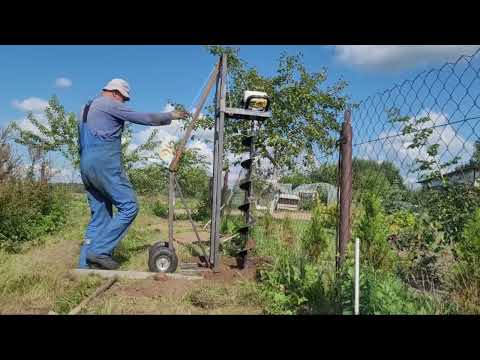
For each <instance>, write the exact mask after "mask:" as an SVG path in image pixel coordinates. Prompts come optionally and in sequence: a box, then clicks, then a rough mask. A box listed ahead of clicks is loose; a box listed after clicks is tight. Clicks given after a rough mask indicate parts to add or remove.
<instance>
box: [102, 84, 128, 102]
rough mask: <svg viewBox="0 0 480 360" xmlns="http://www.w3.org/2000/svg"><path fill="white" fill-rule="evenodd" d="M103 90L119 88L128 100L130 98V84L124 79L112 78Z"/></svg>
mask: <svg viewBox="0 0 480 360" xmlns="http://www.w3.org/2000/svg"><path fill="white" fill-rule="evenodd" d="M103 90H110V91H112V90H117V91H119V92H120V94H122V95H123V96H124V97H125V98H126V99H127V100H130V85H129V84H128V82H126V81H125V80H123V79H112V80H110V81H109V82H108V84H107V85H105V87H104V88H103Z"/></svg>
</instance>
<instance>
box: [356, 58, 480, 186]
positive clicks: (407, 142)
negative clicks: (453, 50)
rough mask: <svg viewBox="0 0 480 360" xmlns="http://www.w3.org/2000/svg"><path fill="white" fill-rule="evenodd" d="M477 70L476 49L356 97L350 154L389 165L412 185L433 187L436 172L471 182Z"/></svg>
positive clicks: (479, 85) (478, 110) (479, 107)
mask: <svg viewBox="0 0 480 360" xmlns="http://www.w3.org/2000/svg"><path fill="white" fill-rule="evenodd" d="M479 72H480V55H479V51H477V52H475V53H474V54H473V55H471V56H461V57H459V58H458V60H457V61H455V62H452V63H446V64H444V65H443V66H441V67H440V68H437V69H432V70H430V71H425V72H422V73H420V74H419V75H418V76H416V77H414V78H413V79H411V80H405V81H403V82H402V83H401V84H399V85H396V86H394V87H392V88H390V89H387V90H385V91H383V92H378V93H376V94H375V95H372V96H369V97H367V98H366V99H364V100H362V101H360V102H359V103H358V105H357V107H356V108H355V109H354V112H353V120H352V126H353V157H354V158H357V159H367V160H375V161H378V162H382V161H388V162H391V163H393V164H394V165H395V166H396V167H398V169H399V170H400V173H401V175H402V177H403V178H404V179H405V181H406V182H407V184H409V185H410V186H412V187H418V186H419V184H423V185H434V183H435V180H434V179H433V178H434V177H438V175H440V177H447V178H451V179H455V180H459V179H464V178H465V177H468V178H469V179H470V180H473V175H474V173H475V174H476V171H477V170H476V166H478V164H477V163H476V162H475V156H474V154H475V149H476V146H475V142H476V141H477V140H478V138H479V134H480V125H479V124H480V99H479V95H480V74H479ZM472 157H473V158H472ZM435 175H436V176H435Z"/></svg>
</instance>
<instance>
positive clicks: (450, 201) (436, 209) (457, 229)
mask: <svg viewBox="0 0 480 360" xmlns="http://www.w3.org/2000/svg"><path fill="white" fill-rule="evenodd" d="M418 197H419V199H418V200H419V202H420V205H421V206H422V208H423V209H424V210H425V211H426V212H428V213H429V214H430V216H431V217H432V218H434V219H436V220H437V221H438V223H439V224H440V225H441V229H442V231H444V232H445V240H446V241H447V242H454V243H459V242H461V241H462V234H463V228H464V226H465V224H466V223H467V222H468V221H469V220H470V219H471V216H472V214H473V213H474V212H475V210H476V209H477V208H478V204H480V189H478V188H475V187H473V186H470V185H467V184H450V185H447V186H445V187H443V188H442V189H435V190H424V191H422V192H421V193H420V194H419V195H418Z"/></svg>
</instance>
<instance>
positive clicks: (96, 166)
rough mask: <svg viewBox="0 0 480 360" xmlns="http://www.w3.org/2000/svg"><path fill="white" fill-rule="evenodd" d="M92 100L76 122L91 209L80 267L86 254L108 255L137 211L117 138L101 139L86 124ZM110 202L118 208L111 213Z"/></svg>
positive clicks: (85, 260) (83, 177) (85, 264)
mask: <svg viewBox="0 0 480 360" xmlns="http://www.w3.org/2000/svg"><path fill="white" fill-rule="evenodd" d="M92 103H93V101H90V102H89V103H88V104H87V106H86V107H85V109H84V112H83V117H82V120H81V121H80V123H79V125H78V126H79V129H78V130H79V150H80V173H81V176H82V181H83V184H84V185H85V190H86V192H87V198H88V203H89V205H90V211H91V219H90V223H89V224H88V226H87V230H86V232H85V238H84V244H83V246H82V249H81V251H80V261H79V267H80V268H88V267H89V266H88V264H87V256H89V255H90V256H92V255H93V256H97V257H102V256H111V255H112V254H113V251H114V249H115V248H116V246H117V245H118V243H119V242H120V240H121V239H122V238H123V237H124V236H125V234H126V232H127V229H128V227H129V226H130V224H131V223H132V222H133V220H134V219H135V217H136V216H137V213H138V204H137V198H136V196H135V192H134V191H133V187H132V185H131V184H130V182H129V181H128V178H127V176H126V174H125V171H124V169H123V164H122V149H121V148H122V146H121V139H120V138H112V139H111V140H110V139H108V140H105V139H102V138H100V137H97V136H95V135H94V134H92V132H91V131H90V129H89V128H88V126H87V117H88V111H89V109H90V105H92ZM112 205H114V206H115V207H116V208H117V209H118V213H117V214H116V215H115V216H114V217H113V216H112Z"/></svg>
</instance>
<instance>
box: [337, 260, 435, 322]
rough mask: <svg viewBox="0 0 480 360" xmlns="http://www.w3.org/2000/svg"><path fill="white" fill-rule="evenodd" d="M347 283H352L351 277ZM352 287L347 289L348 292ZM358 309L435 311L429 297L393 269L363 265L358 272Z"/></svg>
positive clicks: (389, 312) (391, 312)
mask: <svg viewBox="0 0 480 360" xmlns="http://www.w3.org/2000/svg"><path fill="white" fill-rule="evenodd" d="M348 284H349V285H350V284H352V285H351V286H353V283H352V282H351V281H349V282H348ZM352 290H353V289H349V290H347V291H346V293H347V294H351V293H353V292H352ZM360 300H361V301H360V313H361V314H365V315H422V314H423V315H427V314H435V313H436V312H437V311H436V307H435V304H434V302H433V301H432V299H430V298H428V297H426V296H421V295H416V294H414V293H413V292H412V291H411V290H409V289H408V287H407V286H406V285H405V284H404V283H403V282H402V281H401V280H400V279H399V278H398V277H396V276H395V275H394V274H393V273H391V272H385V271H377V270H375V269H373V268H372V267H368V266H365V267H362V272H361V276H360Z"/></svg>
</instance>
